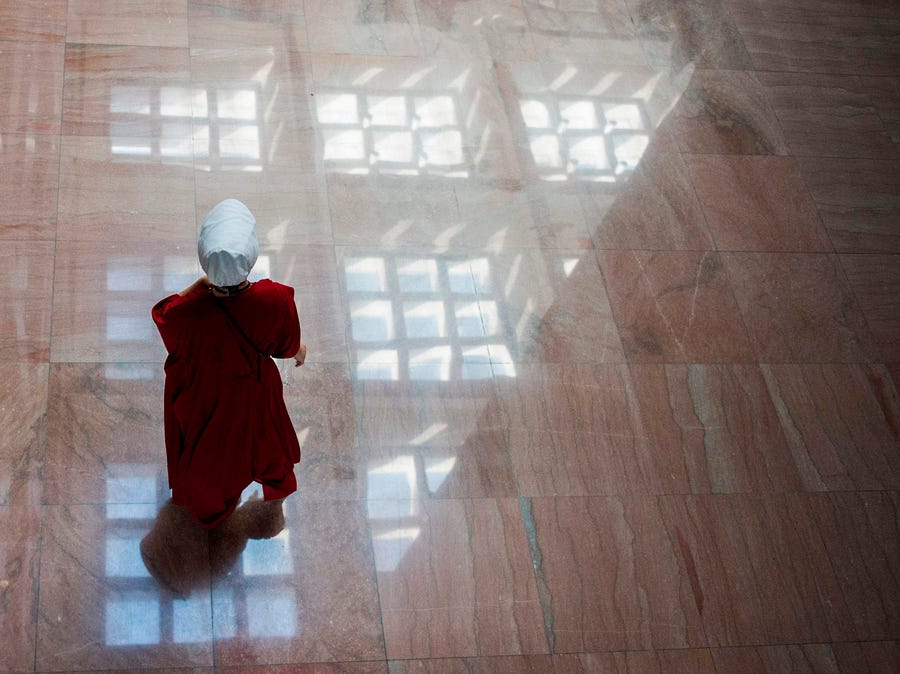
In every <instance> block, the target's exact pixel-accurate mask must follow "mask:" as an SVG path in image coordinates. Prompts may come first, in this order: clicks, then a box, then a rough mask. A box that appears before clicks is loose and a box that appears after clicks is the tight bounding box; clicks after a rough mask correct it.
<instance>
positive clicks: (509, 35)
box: [416, 0, 536, 61]
mask: <svg viewBox="0 0 900 674" xmlns="http://www.w3.org/2000/svg"><path fill="white" fill-rule="evenodd" d="M416 12H417V17H418V23H419V32H420V35H421V41H422V51H423V53H424V54H425V55H427V56H434V55H437V56H440V57H442V58H458V57H463V58H466V57H471V55H472V53H473V52H475V53H477V54H479V55H481V57H482V58H494V59H495V60H497V61H501V60H502V61H525V60H533V59H534V58H535V56H536V54H535V48H534V43H533V41H532V39H531V29H530V27H529V25H528V20H527V17H526V14H525V9H524V7H523V3H522V2H521V0H513V1H512V2H509V1H507V0H499V1H498V0H487V2H480V3H468V2H445V1H444V0H425V1H424V2H423V1H421V0H420V1H418V2H416Z"/></svg>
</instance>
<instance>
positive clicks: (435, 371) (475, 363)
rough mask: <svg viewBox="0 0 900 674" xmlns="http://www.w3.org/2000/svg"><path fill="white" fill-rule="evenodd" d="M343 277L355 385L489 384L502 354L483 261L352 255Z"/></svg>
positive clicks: (490, 283) (500, 321)
mask: <svg viewBox="0 0 900 674" xmlns="http://www.w3.org/2000/svg"><path fill="white" fill-rule="evenodd" d="M342 271H343V275H344V283H345V287H346V289H347V296H348V310H349V324H350V337H351V347H350V348H351V350H352V352H353V361H354V362H355V363H356V375H357V377H359V378H360V379H385V380H399V379H407V378H408V379H411V380H414V381H450V380H454V379H480V378H487V377H490V376H491V374H492V370H491V364H490V362H491V355H492V354H499V353H508V351H507V350H506V348H505V345H504V344H503V341H504V335H505V334H506V329H505V327H504V324H503V317H502V315H501V312H500V309H499V306H500V305H499V303H498V301H497V299H496V298H495V296H494V287H495V286H494V283H493V280H492V279H491V273H490V266H489V263H488V260H487V258H484V257H472V258H455V259H448V258H446V257H439V256H414V257H413V256H409V255H403V254H397V255H393V256H391V255H371V256H369V255H354V256H350V257H347V258H346V259H345V260H344V262H343V270H342Z"/></svg>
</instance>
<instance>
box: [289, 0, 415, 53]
mask: <svg viewBox="0 0 900 674" xmlns="http://www.w3.org/2000/svg"><path fill="white" fill-rule="evenodd" d="M304 5H305V7H306V24H307V30H308V33H309V45H310V49H312V50H313V51H317V52H325V53H333V54H372V55H376V56H382V55H387V56H414V55H416V54H418V53H419V52H420V49H421V47H420V42H419V27H418V20H417V12H416V5H415V2H413V0H389V1H388V2H384V3H379V5H378V6H364V7H357V5H356V3H355V2H354V1H353V0H335V1H334V2H329V3H326V4H322V3H319V2H307V1H304Z"/></svg>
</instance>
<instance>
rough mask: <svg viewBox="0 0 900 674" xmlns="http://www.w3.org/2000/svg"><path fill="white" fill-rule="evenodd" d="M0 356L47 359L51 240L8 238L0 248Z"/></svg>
mask: <svg viewBox="0 0 900 674" xmlns="http://www.w3.org/2000/svg"><path fill="white" fill-rule="evenodd" d="M0 260H2V264H0V290H2V291H3V293H4V295H5V296H6V298H7V299H6V308H5V311H4V315H3V320H2V321H0V359H3V360H20V359H21V360H31V361H46V360H48V359H49V347H50V314H51V299H52V283H53V243H52V242H50V241H8V242H5V243H4V245H3V249H2V252H0Z"/></svg>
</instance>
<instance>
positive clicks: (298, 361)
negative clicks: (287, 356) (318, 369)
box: [294, 344, 306, 367]
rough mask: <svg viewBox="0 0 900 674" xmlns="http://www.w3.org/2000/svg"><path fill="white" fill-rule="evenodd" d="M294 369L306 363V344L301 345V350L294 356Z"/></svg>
mask: <svg viewBox="0 0 900 674" xmlns="http://www.w3.org/2000/svg"><path fill="white" fill-rule="evenodd" d="M294 361H295V362H294V367H300V366H301V365H303V363H304V361H306V344H301V345H300V350H299V351H298V352H297V355H296V356H294Z"/></svg>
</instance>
